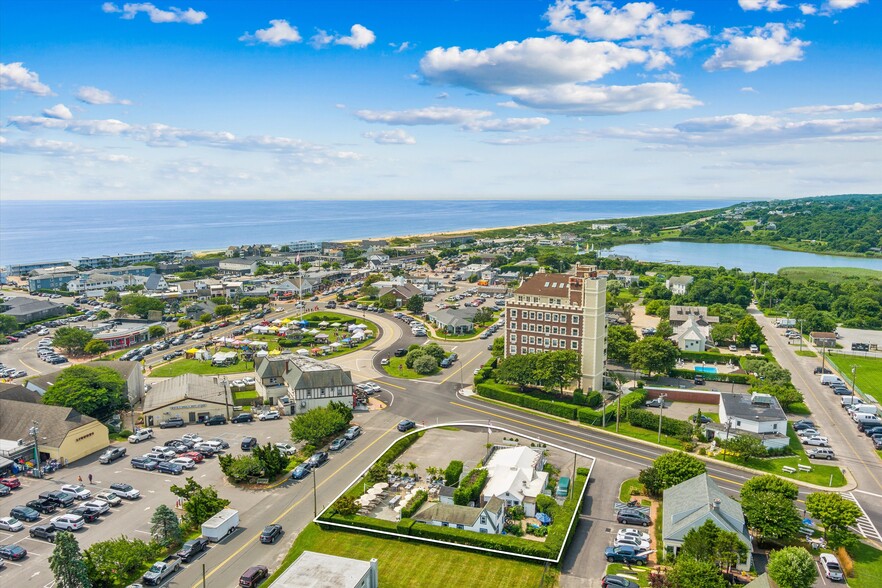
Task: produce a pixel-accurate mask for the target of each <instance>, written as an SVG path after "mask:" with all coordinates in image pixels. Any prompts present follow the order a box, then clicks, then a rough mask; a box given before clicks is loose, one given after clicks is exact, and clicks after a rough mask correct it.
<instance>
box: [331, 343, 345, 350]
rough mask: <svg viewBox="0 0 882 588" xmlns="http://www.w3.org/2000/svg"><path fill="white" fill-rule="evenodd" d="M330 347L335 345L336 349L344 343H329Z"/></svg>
mask: <svg viewBox="0 0 882 588" xmlns="http://www.w3.org/2000/svg"><path fill="white" fill-rule="evenodd" d="M328 347H333V348H334V349H336V348H337V347H342V345H341V344H339V343H331V344H330V345H328Z"/></svg>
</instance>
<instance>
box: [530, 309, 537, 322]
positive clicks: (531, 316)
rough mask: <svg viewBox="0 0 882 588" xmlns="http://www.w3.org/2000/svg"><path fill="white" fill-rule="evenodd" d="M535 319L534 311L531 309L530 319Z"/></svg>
mask: <svg viewBox="0 0 882 588" xmlns="http://www.w3.org/2000/svg"><path fill="white" fill-rule="evenodd" d="M535 319H536V313H535V312H533V311H532V310H531V311H530V320H535Z"/></svg>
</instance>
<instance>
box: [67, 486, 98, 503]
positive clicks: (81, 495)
mask: <svg viewBox="0 0 882 588" xmlns="http://www.w3.org/2000/svg"><path fill="white" fill-rule="evenodd" d="M61 490H62V491H64V492H67V493H69V494H73V495H74V496H76V497H77V500H88V499H89V498H92V493H91V492H90V491H89V490H86V488H84V487H83V486H80V485H79V484H65V485H64V486H62V487H61Z"/></svg>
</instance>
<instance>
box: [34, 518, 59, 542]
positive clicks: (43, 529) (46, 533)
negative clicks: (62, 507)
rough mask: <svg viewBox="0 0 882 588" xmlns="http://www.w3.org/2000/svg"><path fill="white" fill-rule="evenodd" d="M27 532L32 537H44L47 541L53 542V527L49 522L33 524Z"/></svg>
mask: <svg viewBox="0 0 882 588" xmlns="http://www.w3.org/2000/svg"><path fill="white" fill-rule="evenodd" d="M28 533H29V534H30V536H31V537H33V538H34V539H45V540H46V541H48V542H49V543H55V527H53V526H52V524H51V523H50V524H48V525H34V526H33V527H31V530H30V531H28Z"/></svg>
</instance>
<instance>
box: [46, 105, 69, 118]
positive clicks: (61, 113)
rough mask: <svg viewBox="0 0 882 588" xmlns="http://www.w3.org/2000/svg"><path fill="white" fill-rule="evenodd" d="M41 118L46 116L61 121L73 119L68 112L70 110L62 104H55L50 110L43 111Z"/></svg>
mask: <svg viewBox="0 0 882 588" xmlns="http://www.w3.org/2000/svg"><path fill="white" fill-rule="evenodd" d="M43 116H48V117H49V118H60V119H62V120H70V119H72V118H73V113H72V112H71V111H70V108H68V107H67V106H65V105H64V104H56V105H55V106H53V107H52V108H46V109H44V110H43Z"/></svg>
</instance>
